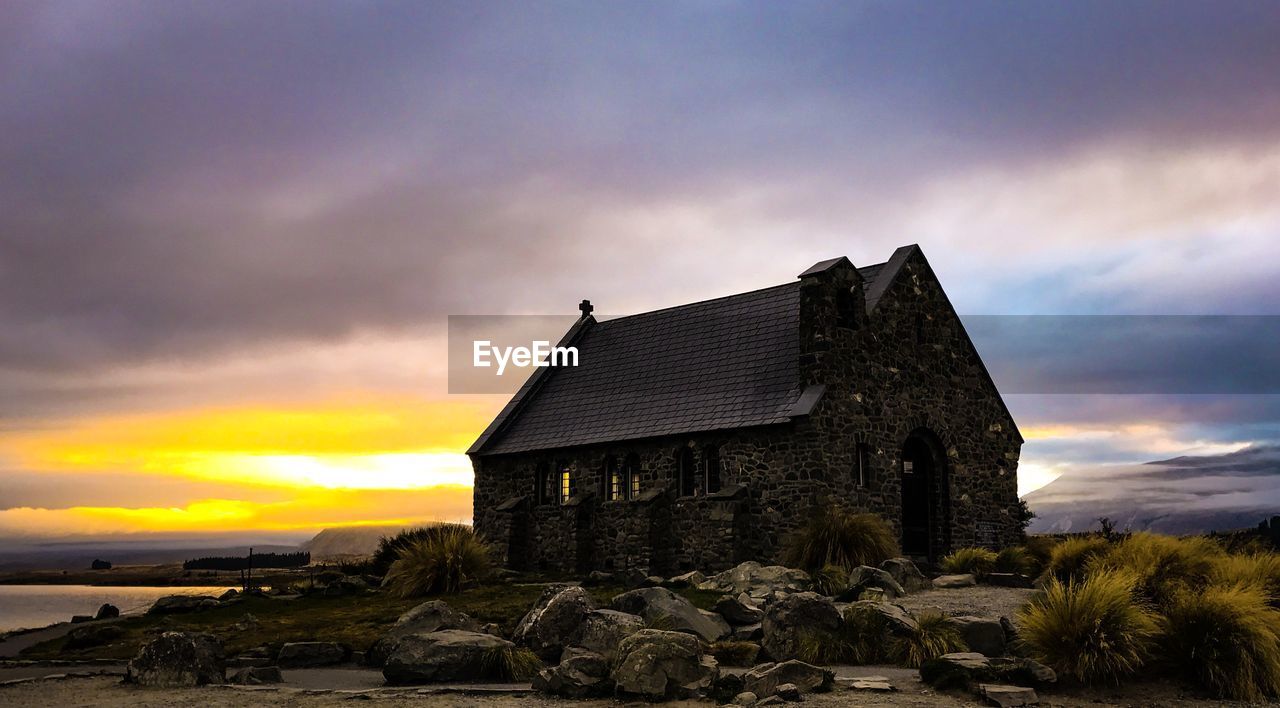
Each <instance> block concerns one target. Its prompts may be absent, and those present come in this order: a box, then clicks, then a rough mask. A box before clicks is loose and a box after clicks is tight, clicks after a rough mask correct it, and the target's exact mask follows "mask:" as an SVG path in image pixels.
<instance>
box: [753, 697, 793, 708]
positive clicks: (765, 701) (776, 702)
mask: <svg viewBox="0 0 1280 708" xmlns="http://www.w3.org/2000/svg"><path fill="white" fill-rule="evenodd" d="M786 704H787V702H786V701H785V700H783V698H782V696H769V697H768V698H761V699H760V700H759V701H758V702H757V703H756V705H757V706H783V705H786Z"/></svg>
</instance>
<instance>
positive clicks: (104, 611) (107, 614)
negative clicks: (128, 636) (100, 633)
mask: <svg viewBox="0 0 1280 708" xmlns="http://www.w3.org/2000/svg"><path fill="white" fill-rule="evenodd" d="M119 616H120V608H119V607H116V606H115V605H112V604H111V603H107V604H105V605H103V606H102V607H99V608H98V614H96V615H94V616H93V618H94V619H100V620H101V619H113V618H115V617H119Z"/></svg>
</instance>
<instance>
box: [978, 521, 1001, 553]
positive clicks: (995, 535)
mask: <svg viewBox="0 0 1280 708" xmlns="http://www.w3.org/2000/svg"><path fill="white" fill-rule="evenodd" d="M974 541H975V542H976V543H977V545H979V546H982V547H983V548H990V549H991V550H993V551H998V550H1000V526H999V525H998V524H996V523H994V522H991V521H979V522H977V524H975V525H974Z"/></svg>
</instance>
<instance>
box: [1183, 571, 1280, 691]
mask: <svg viewBox="0 0 1280 708" xmlns="http://www.w3.org/2000/svg"><path fill="white" fill-rule="evenodd" d="M1161 630H1162V631H1161V638H1160V639H1161V641H1160V650H1161V656H1163V657H1164V658H1165V659H1166V660H1167V661H1168V662H1169V663H1170V665H1171V667H1172V668H1173V669H1175V671H1176V672H1177V675H1179V676H1182V677H1186V678H1189V679H1191V680H1193V681H1195V682H1196V683H1197V684H1199V685H1200V686H1201V687H1202V688H1204V689H1206V690H1208V691H1210V692H1212V693H1213V694H1214V695H1216V696H1218V697H1219V698H1230V699H1236V700H1244V701H1260V700H1262V699H1264V698H1273V697H1276V696H1280V611H1278V610H1276V609H1275V608H1274V607H1271V606H1270V605H1268V604H1267V597H1266V595H1265V594H1264V592H1263V591H1262V590H1261V589H1260V588H1259V587H1257V586H1256V585H1248V584H1239V585H1234V586H1214V587H1209V588H1207V589H1203V590H1200V591H1184V592H1179V593H1177V595H1176V596H1174V597H1173V598H1172V600H1171V602H1170V603H1169V605H1168V607H1167V608H1166V611H1165V616H1164V618H1163V619H1162V620H1161Z"/></svg>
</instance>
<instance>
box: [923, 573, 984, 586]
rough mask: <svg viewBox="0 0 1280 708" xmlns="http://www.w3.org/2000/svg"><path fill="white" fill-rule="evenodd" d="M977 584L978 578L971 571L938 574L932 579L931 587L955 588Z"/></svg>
mask: <svg viewBox="0 0 1280 708" xmlns="http://www.w3.org/2000/svg"><path fill="white" fill-rule="evenodd" d="M977 584H978V578H977V576H975V575H974V574H973V573H960V574H958V575H939V576H938V577H936V578H934V579H933V587H934V588H936V589H938V590H955V589H957V588H971V587H973V586H974V585H977Z"/></svg>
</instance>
